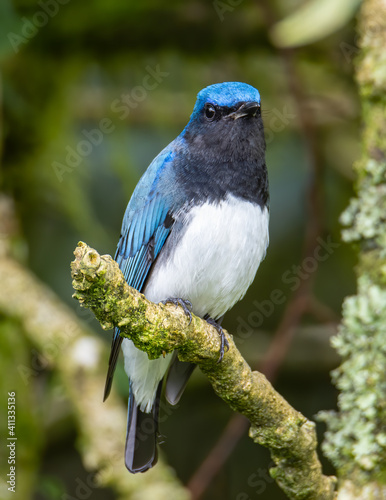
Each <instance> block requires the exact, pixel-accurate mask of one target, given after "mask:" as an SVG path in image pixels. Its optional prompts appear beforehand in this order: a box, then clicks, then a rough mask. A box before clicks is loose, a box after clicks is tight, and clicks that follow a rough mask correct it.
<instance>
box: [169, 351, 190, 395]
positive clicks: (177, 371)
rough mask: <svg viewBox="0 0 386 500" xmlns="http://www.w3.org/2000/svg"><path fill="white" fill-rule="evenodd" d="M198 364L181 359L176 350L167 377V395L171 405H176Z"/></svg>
mask: <svg viewBox="0 0 386 500" xmlns="http://www.w3.org/2000/svg"><path fill="white" fill-rule="evenodd" d="M195 368H196V365H194V364H193V363H188V362H185V361H180V360H179V359H178V357H177V352H174V356H173V359H172V362H171V363H170V367H169V371H168V374H167V377H166V384H165V397H166V399H167V400H168V402H169V403H170V404H171V405H176V404H177V403H178V401H179V400H180V398H181V396H182V393H183V392H184V389H185V387H186V384H187V383H188V380H189V378H190V376H191V374H192V373H193V370H194V369H195Z"/></svg>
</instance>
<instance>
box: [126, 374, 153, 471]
mask: <svg viewBox="0 0 386 500" xmlns="http://www.w3.org/2000/svg"><path fill="white" fill-rule="evenodd" d="M161 389H162V382H161V383H160V384H159V386H158V389H157V396H156V399H155V401H154V403H153V408H152V411H151V413H145V412H143V411H141V410H140V409H139V408H138V406H137V404H136V402H135V399H134V394H133V391H132V390H131V389H130V396H129V404H128V415H127V436H126V447H125V465H126V467H127V469H128V470H129V471H130V472H132V473H133V474H136V473H137V472H146V471H147V470H148V469H150V468H151V467H153V466H154V465H155V464H156V463H157V459H158V452H157V432H158V414H159V399H160V396H161Z"/></svg>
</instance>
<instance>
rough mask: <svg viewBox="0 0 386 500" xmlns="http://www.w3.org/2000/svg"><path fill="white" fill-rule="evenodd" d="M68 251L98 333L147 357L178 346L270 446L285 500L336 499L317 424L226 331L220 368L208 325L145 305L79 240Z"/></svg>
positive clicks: (110, 264) (108, 261) (108, 262)
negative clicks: (108, 333)
mask: <svg viewBox="0 0 386 500" xmlns="http://www.w3.org/2000/svg"><path fill="white" fill-rule="evenodd" d="M74 254H75V261H74V262H72V264H71V268H72V277H73V287H74V289H75V290H76V293H75V294H74V297H75V298H76V299H78V300H79V302H80V304H81V305H82V306H83V307H87V308H89V309H91V310H92V311H93V312H94V314H95V316H96V318H97V319H98V321H99V322H100V323H101V325H102V327H103V328H105V329H110V328H112V327H113V326H119V328H120V330H121V334H122V335H123V336H124V337H127V338H130V339H131V340H132V341H133V342H134V344H135V345H136V346H137V347H138V348H139V349H141V350H143V351H145V352H147V353H148V356H149V358H152V359H153V358H156V357H159V356H162V354H163V353H168V352H172V351H174V350H176V349H177V350H178V352H179V358H180V359H181V360H183V361H190V362H193V363H196V364H197V365H198V366H199V367H200V369H201V370H202V371H203V372H204V373H205V375H206V376H207V377H208V379H209V381H210V382H211V384H212V386H213V388H214V390H215V391H216V393H217V394H218V396H220V397H221V398H222V399H223V400H224V401H226V402H227V403H228V404H229V406H230V407H231V408H232V409H233V410H235V411H238V412H240V413H242V414H243V415H245V416H246V417H247V418H248V419H249V420H250V421H251V428H250V433H249V434H250V437H251V438H252V439H253V440H254V441H255V442H257V443H259V444H261V445H263V446H266V447H268V448H269V449H270V451H271V455H272V458H273V460H274V462H275V464H276V466H275V467H274V468H272V469H271V470H270V473H271V475H272V477H274V478H275V480H276V481H277V483H278V484H279V486H280V487H281V488H282V489H283V490H284V492H285V493H286V494H287V496H288V497H289V498H291V499H297V500H298V499H302V500H303V499H304V500H305V499H309V500H311V499H318V500H332V499H333V498H334V487H335V478H334V477H327V476H324V475H323V474H322V470H321V465H320V463H319V460H318V457H317V453H316V445H317V441H316V434H315V424H314V423H313V422H310V421H308V420H307V419H306V418H305V417H304V416H303V415H302V414H301V413H299V412H297V411H296V410H295V409H294V408H292V407H291V406H290V405H289V404H288V403H287V401H285V399H284V398H283V397H282V396H280V394H278V393H277V392H276V391H275V390H274V388H273V387H272V385H271V384H270V383H269V382H268V380H267V379H266V378H265V376H264V375H263V374H261V373H259V372H256V371H252V370H251V368H250V367H249V366H248V364H247V363H246V361H245V360H244V358H243V357H242V356H241V354H240V352H239V351H238V350H237V348H236V345H235V344H234V342H233V339H232V337H231V336H230V335H229V334H228V333H226V332H225V335H226V338H227V340H228V343H229V351H227V352H226V353H225V356H224V359H223V361H222V362H221V363H218V357H219V348H220V338H219V335H218V333H217V331H216V329H215V328H214V327H213V326H211V325H209V324H208V323H207V322H206V321H204V320H202V319H201V318H198V317H197V316H194V315H193V318H192V321H191V323H190V324H189V319H188V318H187V317H186V315H185V313H184V312H183V310H182V308H180V307H177V308H176V307H175V306H174V305H171V304H167V305H163V304H154V303H152V302H150V301H149V300H147V299H146V298H145V297H144V295H142V294H140V293H139V292H138V291H136V290H134V289H133V288H131V287H129V286H128V284H127V283H126V281H125V279H124V276H123V275H122V273H121V271H120V269H119V267H118V264H117V263H116V262H115V261H114V260H113V259H112V258H111V257H110V256H109V255H103V256H100V255H99V254H98V252H97V251H96V250H94V249H92V248H90V247H89V246H87V245H86V244H85V243H82V242H80V243H79V244H78V247H77V248H76V249H75V252H74Z"/></svg>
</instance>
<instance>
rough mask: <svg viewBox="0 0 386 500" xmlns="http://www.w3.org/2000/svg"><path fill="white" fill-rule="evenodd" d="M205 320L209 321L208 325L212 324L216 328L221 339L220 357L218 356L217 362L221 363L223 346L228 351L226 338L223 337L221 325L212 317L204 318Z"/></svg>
mask: <svg viewBox="0 0 386 500" xmlns="http://www.w3.org/2000/svg"><path fill="white" fill-rule="evenodd" d="M206 322H207V323H209V324H210V325H212V326H214V327H215V328H216V330H217V333H218V334H219V335H220V339H221V346H220V357H219V358H218V361H217V363H221V361H222V358H223V357H224V352H225V349H224V348H225V347H226V349H227V351H229V343H228V341H227V339H226V338H225V333H224V330H223V328H222V326H221V325H219V324H218V323H216V321H215V320H214V319H212V318H206Z"/></svg>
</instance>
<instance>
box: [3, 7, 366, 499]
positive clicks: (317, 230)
mask: <svg viewBox="0 0 386 500" xmlns="http://www.w3.org/2000/svg"><path fill="white" fill-rule="evenodd" d="M332 3H333V2H328V1H326V0H325V1H319V2H309V3H307V4H305V3H304V2H301V1H298V0H292V1H291V2H284V1H282V0H276V1H275V2H274V3H271V2H268V1H266V0H261V1H256V2H253V1H249V0H244V1H237V2H236V1H234V0H233V1H230V0H229V1H228V2H221V1H215V2H205V1H204V0H189V1H187V2H178V1H176V0H174V1H171V2H168V3H167V4H166V3H165V4H160V3H157V2H153V1H150V0H146V1H143V2H127V1H124V0H114V1H111V2H105V1H103V0H93V1H89V2H75V1H74V0H72V1H70V0H69V1H64V0H62V1H61V2H59V0H46V1H44V0H43V1H41V2H34V1H32V0H15V1H13V2H12V1H11V0H3V1H2V2H1V5H0V10H1V12H0V33H1V38H0V57H1V68H2V69H1V107H2V115H1V131H2V140H1V151H2V170H1V191H2V192H4V193H6V194H8V195H10V196H11V197H12V199H13V200H14V202H15V207H16V213H17V218H18V221H19V232H18V233H17V235H16V236H14V238H13V252H14V254H15V255H17V257H18V259H19V260H20V261H22V262H23V263H24V264H25V266H28V267H29V268H30V269H31V270H32V271H33V272H34V273H35V274H36V275H37V276H38V277H39V278H40V279H41V280H42V281H44V282H45V283H46V284H47V285H48V286H49V287H51V288H52V290H53V291H54V292H55V293H56V294H57V295H58V296H59V297H60V298H61V300H62V301H63V302H65V303H67V304H68V305H69V306H70V307H71V308H72V309H73V310H74V311H75V313H76V314H77V315H78V317H79V318H80V319H81V320H82V321H85V322H86V323H87V324H88V325H90V326H92V328H93V329H94V330H95V335H100V336H101V337H103V340H104V341H105V344H106V353H105V358H106V366H107V358H108V349H109V339H110V337H109V335H106V334H105V333H103V332H101V331H100V329H99V326H98V325H97V324H96V322H94V321H93V320H91V318H90V316H88V315H87V312H85V311H81V310H79V309H78V306H77V304H75V302H74V301H73V299H71V295H72V288H71V279H70V273H69V262H70V260H71V259H72V251H73V249H74V247H75V245H76V243H77V241H78V240H80V239H82V240H84V241H87V243H88V244H90V245H91V246H93V247H95V248H97V249H98V250H99V251H100V252H105V253H109V254H114V251H115V246H116V243H117V240H118V237H119V231H120V224H121V219H122V215H123V212H124V210H125V207H126V204H127V201H128V199H129V197H130V194H131V192H132V191H133V189H134V187H135V184H136V183H137V181H138V179H139V177H140V175H141V174H142V173H143V171H144V170H145V169H146V167H147V166H148V164H149V163H150V161H151V160H152V158H153V157H154V156H155V155H156V154H157V153H158V152H159V151H160V150H161V149H162V148H163V147H164V146H165V145H166V144H168V142H170V141H171V140H172V139H173V138H174V137H175V136H176V135H177V134H179V132H180V131H181V130H182V128H183V127H184V126H185V124H186V122H187V120H188V117H189V115H190V113H191V110H192V108H193V105H194V102H195V96H196V94H197V92H198V91H199V90H200V89H201V88H203V87H205V86H207V85H210V84H212V83H215V82H222V81H245V82H247V83H250V84H251V85H254V86H255V87H257V88H258V89H259V91H260V93H261V95H262V107H263V113H264V124H265V129H266V138H267V164H268V169H269V175H270V192H271V225H270V234H271V242H270V247H269V251H268V254H267V257H266V260H265V261H264V262H263V264H262V265H261V268H260V270H259V272H258V276H257V278H256V280H255V283H254V284H253V286H252V287H251V289H250V290H249V291H248V293H247V295H246V297H245V298H244V299H243V301H242V302H241V303H240V304H238V305H237V306H236V307H235V308H234V309H233V310H232V311H231V312H230V313H229V314H227V316H226V318H225V322H224V325H225V327H226V328H227V329H228V330H229V331H230V332H232V333H234V334H235V335H236V336H237V335H238V336H239V341H238V345H239V347H240V350H241V352H242V353H243V355H244V356H245V357H246V359H247V360H248V361H249V362H250V364H251V365H252V366H254V367H256V366H258V365H259V364H260V366H261V364H262V363H263V365H264V363H265V365H264V366H265V368H266V371H267V372H268V373H269V374H271V375H272V378H273V377H274V376H275V377H276V380H275V386H276V387H277V389H278V390H279V392H281V394H283V395H284V397H286V398H287V399H288V400H289V402H290V403H291V404H292V405H293V406H294V407H295V408H297V409H298V410H300V411H301V412H303V413H304V414H305V415H306V416H307V417H308V418H312V417H313V416H314V415H315V413H316V412H318V411H319V410H321V409H329V408H333V407H334V406H335V399H336V393H335V389H334V388H333V386H332V385H331V383H330V378H329V370H330V369H332V368H334V367H335V366H336V365H337V358H336V354H335V353H334V352H333V351H332V349H331V348H330V346H329V338H330V336H331V335H332V334H333V333H334V332H335V329H336V324H337V322H338V321H339V317H340V313H341V304H342V300H343V298H344V297H345V296H346V295H348V294H352V293H353V292H354V289H355V276H354V273H353V266H354V264H355V254H354V252H353V250H352V249H351V248H350V247H349V246H348V245H347V244H344V243H343V242H342V241H341V238H340V230H341V228H340V224H339V215H340V213H341V212H342V211H343V209H344V208H345V207H346V206H347V204H348V201H349V198H350V196H351V195H352V180H353V173H352V163H353V161H354V160H355V159H356V158H358V157H359V155H360V148H359V123H360V121H359V112H360V110H359V105H358V95H357V89H356V85H355V83H354V80H353V70H354V68H353V59H354V57H355V56H356V55H357V53H358V49H357V47H356V41H357V40H356V37H357V34H356V31H355V24H354V19H353V16H354V15H355V12H356V9H357V7H358V2H357V1H347V0H346V2H339V3H336V4H337V5H335V4H334V5H332ZM306 7H307V8H306ZM298 9H299V10H298ZM294 13H295V14H294ZM281 19H285V21H283V22H282V23H278V21H279V20H281ZM315 19H316V20H317V23H316V25H317V26H318V30H307V29H305V28H304V27H305V26H309V25H312V23H314V25H315ZM331 19H333V20H334V23H331V22H328V21H331ZM326 20H327V21H326ZM311 42H312V43H311ZM294 46H296V48H293V47H294ZM154 74H156V75H158V76H154ZM148 75H150V76H148ZM148 82H151V84H153V83H154V85H153V87H154V88H153V87H152V88H150V84H149V85H148ZM146 86H148V87H149V88H146ZM107 123H108V124H109V126H108V127H107V126H106V124H107ZM93 141H94V144H93ZM318 238H319V240H318ZM320 241H323V242H324V244H325V245H326V244H328V242H329V241H332V242H333V243H334V244H335V246H333V247H329V248H332V250H331V252H329V253H328V256H327V258H325V259H324V258H323V259H321V258H318V257H317V255H316V254H314V249H315V245H316V246H317V245H318V244H319V245H320ZM338 244H339V245H338ZM323 255H325V254H323ZM307 259H308V260H307ZM274 290H279V292H280V297H281V300H280V301H276V302H280V303H275V301H274V300H273V296H272V292H273V291H274ZM275 296H276V295H275ZM294 298H295V299H296V300H294ZM304 298H306V301H305V302H304V301H303V302H302V300H303V299H304ZM283 318H287V320H286V322H284V324H283ZM17 328H18V326H17V325H16V324H12V322H10V321H8V320H7V321H4V322H2V326H1V337H2V338H3V339H4V338H6V337H7V338H12V339H14V338H19V337H18V336H20V337H21V338H22V335H20V333H18V330H17ZM278 333H279V337H278V338H279V341H277V342H276V343H274V344H273V347H271V349H269V347H268V345H269V343H270V341H271V339H272V338H273V337H274V335H275V334H278ZM20 342H25V341H24V340H23V341H21V340H20ZM27 344H28V343H27ZM17 346H19V343H16V342H14V343H13V344H12V345H10V346H9V350H8V351H6V350H5V347H4V346H3V352H2V356H3V357H4V360H5V362H4V363H2V364H1V370H4V373H5V374H7V373H10V371H9V370H11V372H12V370H13V376H14V378H12V380H13V383H14V384H15V385H17V386H20V394H22V393H25V397H24V396H23V399H22V398H20V400H21V399H22V400H23V405H24V406H25V410H24V409H23V410H21V409H20V412H22V411H23V412H24V411H25V412H27V413H28V412H31V415H36V419H35V420H34V419H31V420H30V422H29V424H30V427H31V429H30V430H29V431H28V432H29V433H33V435H34V437H35V438H36V440H37V441H38V443H39V444H38V446H37V449H38V450H40V451H39V453H36V455H35V457H34V462H33V466H31V464H29V465H28V464H27V465H26V467H25V469H24V470H25V472H24V470H23V472H22V471H21V470H20V472H19V476H20V477H21V476H22V474H24V473H25V474H27V472H28V471H29V470H30V468H31V467H32V468H33V469H34V470H36V473H37V479H36V480H35V482H34V486H33V488H32V491H31V492H26V493H25V496H23V498H28V496H27V495H28V494H29V493H30V494H31V498H34V499H36V500H45V499H56V498H58V499H59V498H60V499H62V498H72V497H71V496H70V495H72V496H73V497H75V496H76V494H75V490H76V487H77V483H76V481H75V480H76V478H83V479H84V480H85V478H86V477H87V474H88V471H86V470H85V469H84V468H83V465H82V462H81V458H80V456H79V452H78V450H79V439H78V438H79V436H78V434H77V432H78V431H77V428H76V425H75V423H76V419H75V418H74V415H73V413H72V410H71V406H70V405H69V403H68V401H67V396H66V395H65V393H64V391H63V386H62V384H61V383H60V381H59V380H58V377H57V376H56V373H55V370H53V371H52V370H50V369H41V370H39V373H38V375H37V376H34V377H33V378H32V379H31V380H30V381H29V382H28V386H27V387H25V384H24V383H23V382H21V381H20V379H19V378H20V371H18V370H17V367H18V366H20V363H22V364H23V366H30V365H31V366H33V364H34V363H36V362H37V361H36V360H37V359H38V357H37V356H38V355H37V354H36V351H35V350H34V346H29V345H27V347H26V350H25V352H24V356H25V357H26V359H25V360H24V361H23V362H21V361H20V359H19V351H18V347H17ZM264 360H265V361H264ZM43 368H44V367H43ZM117 372H118V373H117V376H116V382H115V386H116V388H117V390H118V391H119V394H120V395H121V396H122V401H123V403H122V404H125V403H124V400H125V398H126V397H127V393H128V384H127V379H126V376H125V374H124V372H123V367H122V366H120V367H118V370H117ZM18 377H19V378H18ZM2 378H3V382H2V386H4V394H6V392H7V391H8V390H12V387H11V385H12V384H11V382H10V379H9V378H6V379H5V378H4V376H2ZM5 380H6V381H5ZM102 391H103V387H100V392H101V398H102ZM4 397H5V396H4ZM79 397H82V398H87V394H83V395H82V396H79ZM1 404H2V405H3V402H2V403H1ZM101 404H102V403H101ZM105 404H107V405H108V404H109V402H106V403H105ZM20 405H22V403H21V401H20ZM1 411H3V408H2V410H1ZM1 417H2V415H1ZM230 417H231V414H230V410H229V409H228V408H227V407H225V405H224V404H222V402H221V401H218V400H217V398H216V397H215V396H214V395H213V393H212V391H211V389H210V387H209V385H208V383H207V382H206V380H205V378H204V377H203V376H202V375H201V374H200V373H198V372H197V373H195V375H194V377H193V378H192V381H191V383H190V384H189V387H188V389H187V391H186V394H185V395H184V398H183V400H182V402H181V405H180V407H179V408H178V409H176V410H175V411H173V412H172V415H171V417H170V418H168V419H166V421H165V422H164V424H163V425H162V428H161V430H162V433H163V434H164V435H165V442H164V444H163V445H162V450H163V455H164V457H165V459H166V460H167V461H168V462H169V463H170V465H171V466H172V467H174V468H175V470H176V474H177V475H178V477H179V478H180V479H181V480H182V481H183V482H188V481H189V478H191V477H192V475H193V474H194V472H195V471H196V470H197V468H198V467H199V466H200V464H201V463H202V461H203V460H204V458H205V457H206V456H207V454H208V453H209V451H210V450H211V448H212V447H213V446H214V444H215V443H216V441H217V439H218V438H219V437H220V435H221V434H222V433H223V429H224V427H225V425H226V423H227V422H228V420H229V418H230ZM3 421H4V420H3V418H2V422H3ZM92 425H93V423H92V422H90V426H92ZM318 427H319V432H320V433H322V432H323V430H324V427H323V424H321V423H319V424H318ZM35 428H36V431H34V430H33V429H35ZM26 432H27V431H26ZM124 433H125V429H124V428H122V452H123V444H124ZM226 443H228V445H229V446H228V448H229V449H232V450H233V451H232V453H231V456H230V458H229V460H228V461H224V462H225V463H224V464H223V466H222V467H221V470H220V471H219V472H218V474H217V475H215V476H214V479H213V481H212V483H211V485H210V486H209V487H208V489H207V491H206V493H205V494H204V496H203V498H208V499H217V498H221V499H224V498H232V499H238V500H241V499H247V498H255V497H257V496H258V495H259V497H260V498H272V499H273V498H275V499H280V498H284V496H283V494H282V493H281V492H280V490H279V489H278V487H277V486H276V485H275V484H274V483H273V481H272V479H271V478H270V477H269V476H268V472H267V471H268V467H269V465H270V464H269V458H268V453H267V452H266V451H265V450H262V449H256V447H255V446H254V445H253V444H252V443H251V442H249V440H248V438H247V436H246V435H244V437H243V438H242V439H240V441H239V442H238V444H237V446H236V447H235V448H234V449H233V448H232V446H231V444H232V443H230V441H229V440H228V441H226ZM122 456H123V455H122ZM325 468H326V473H331V472H332V466H331V465H330V464H328V463H327V462H326V463H325ZM20 481H21V479H20ZM66 494H67V495H69V496H68V497H66V496H65V495H66ZM92 498H95V499H98V498H106V499H107V498H115V494H114V492H113V491H112V490H111V491H110V490H104V491H103V490H98V489H95V488H93V489H92ZM138 498H139V497H138Z"/></svg>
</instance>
